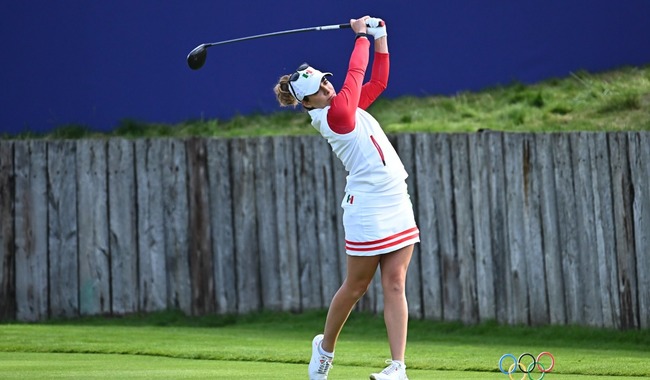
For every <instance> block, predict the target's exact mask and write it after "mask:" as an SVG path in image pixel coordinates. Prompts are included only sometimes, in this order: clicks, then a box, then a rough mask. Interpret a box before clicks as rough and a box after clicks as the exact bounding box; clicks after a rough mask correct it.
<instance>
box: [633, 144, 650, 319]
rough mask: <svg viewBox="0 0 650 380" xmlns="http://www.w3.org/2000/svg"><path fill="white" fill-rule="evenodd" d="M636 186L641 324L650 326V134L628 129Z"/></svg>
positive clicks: (637, 257) (635, 222) (635, 213)
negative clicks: (633, 131) (649, 274)
mask: <svg viewBox="0 0 650 380" xmlns="http://www.w3.org/2000/svg"><path fill="white" fill-rule="evenodd" d="M628 141H629V146H630V150H629V157H630V171H631V173H630V174H631V179H632V184H633V186H634V203H633V205H632V207H633V211H634V243H635V249H636V273H637V279H638V284H637V286H638V291H637V294H638V295H639V308H638V310H639V317H638V318H639V327H640V328H642V329H647V328H649V327H650V276H648V273H650V136H649V135H648V134H647V133H643V134H642V133H632V132H630V133H628Z"/></svg>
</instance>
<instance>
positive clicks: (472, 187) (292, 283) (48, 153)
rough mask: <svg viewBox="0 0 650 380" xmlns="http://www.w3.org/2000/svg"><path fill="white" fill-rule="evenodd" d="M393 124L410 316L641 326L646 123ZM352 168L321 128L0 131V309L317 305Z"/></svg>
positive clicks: (649, 286) (332, 271)
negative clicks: (416, 240)
mask: <svg viewBox="0 0 650 380" xmlns="http://www.w3.org/2000/svg"><path fill="white" fill-rule="evenodd" d="M391 139H392V141H393V143H394V144H395V146H396V148H397V150H398V151H399V153H400V155H401V157H402V159H403V162H404V164H405V166H406V168H407V170H408V172H409V173H410V174H411V175H410V177H409V178H408V180H407V181H408V184H409V189H410V192H411V195H412V199H413V204H414V207H415V212H416V217H417V220H418V224H419V227H420V231H421V239H422V242H421V244H419V245H418V246H417V248H416V253H415V255H414V258H413V261H412V264H411V266H410V268H409V276H408V282H407V293H408V298H409V311H410V314H411V316H412V317H414V318H427V319H434V320H446V321H463V322H466V323H476V322H479V321H486V320H496V321H498V322H501V323H508V324H515V323H517V324H520V323H523V324H531V325H543V324H560V325H562V324H581V325H589V326H605V327H614V328H648V327H649V326H650V276H649V275H648V273H650V194H649V193H650V134H648V133H609V134H604V133H593V134H592V133H575V134H505V133H496V132H485V133H481V134H404V135H398V136H393V137H391ZM344 183H345V172H344V170H343V168H342V166H341V165H340V163H339V161H338V160H337V159H336V157H334V156H333V154H332V153H331V150H330V148H329V146H328V145H327V143H326V142H325V141H324V140H323V139H322V138H320V137H319V136H302V137H273V138H271V137H266V138H255V139H187V140H181V139H141V140H124V139H109V140H100V139H98V140H92V139H88V140H79V141H47V140H33V141H0V319H4V320H21V321H38V320H44V319H47V318H52V317H71V316H78V315H104V314H126V313H133V312H148V311H155V310H162V309H168V308H178V309H181V310H183V311H184V312H186V313H188V314H193V315H202V314H207V313H246V312H251V311H257V310H261V309H268V310H287V311H289V310H291V311H301V310H306V309H313V308H324V307H326V306H327V305H328V303H329V300H330V299H331V297H332V295H333V294H334V292H335V291H336V290H337V288H338V286H339V284H340V283H341V281H342V279H343V277H344V273H345V253H344V250H343V239H344V235H343V230H342V226H341V208H340V207H339V205H340V201H341V198H342V196H343V187H344ZM358 308H359V309H362V310H369V311H372V312H379V311H381V310H382V308H383V303H382V292H381V287H380V284H379V282H378V281H377V278H376V279H375V281H373V284H372V285H371V287H370V289H369V291H368V293H367V294H366V295H365V296H364V298H363V299H362V301H361V302H360V303H359V305H358Z"/></svg>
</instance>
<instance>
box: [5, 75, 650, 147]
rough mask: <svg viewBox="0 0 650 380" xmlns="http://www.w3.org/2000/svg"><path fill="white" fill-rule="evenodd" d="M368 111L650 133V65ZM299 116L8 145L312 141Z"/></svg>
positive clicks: (427, 127)
mask: <svg viewBox="0 0 650 380" xmlns="http://www.w3.org/2000/svg"><path fill="white" fill-rule="evenodd" d="M370 112H371V113H372V114H373V115H374V116H375V117H376V118H377V120H379V122H380V123H381V124H382V126H383V127H384V129H385V130H386V131H387V132H388V133H402V132H403V133H408V132H474V131H478V130H481V129H490V130H498V131H510V132H563V131H643V130H646V131H647V130H650V65H649V66H644V67H625V68H620V69H617V70H611V71H607V72H602V73H588V72H575V73H570V74H569V75H568V76H567V77H565V78H554V79H549V80H546V81H543V82H541V83H536V84H531V85H524V84H522V83H512V84H509V85H506V86H499V87H494V88H489V89H485V90H483V91H479V92H463V93H459V94H456V95H455V96H426V97H400V98H396V99H387V98H380V99H379V100H378V101H376V102H375V104H373V106H372V107H371V109H370ZM315 133H316V132H315V130H314V129H313V128H311V127H310V126H309V117H308V115H307V114H305V113H304V112H302V111H300V110H299V109H298V110H279V111H278V112H275V113H272V114H264V115H262V114H254V115H247V116H236V117H233V118H231V119H229V120H218V119H212V120H191V121H187V122H184V123H180V124H176V125H169V124H153V123H146V122H139V121H133V120H125V121H123V122H122V123H121V124H120V125H119V126H117V127H116V128H115V129H114V130H113V131H112V132H111V133H108V134H103V133H96V132H93V131H92V130H91V129H90V128H88V127H86V126H78V125H71V126H62V127H60V128H58V129H56V130H55V131H53V132H52V133H50V134H47V135H36V134H33V133H23V134H21V135H18V136H8V135H4V136H3V137H4V138H9V137H11V138H86V137H105V136H121V137H128V138H137V137H161V136H170V137H187V136H211V137H242V136H269V135H301V134H315Z"/></svg>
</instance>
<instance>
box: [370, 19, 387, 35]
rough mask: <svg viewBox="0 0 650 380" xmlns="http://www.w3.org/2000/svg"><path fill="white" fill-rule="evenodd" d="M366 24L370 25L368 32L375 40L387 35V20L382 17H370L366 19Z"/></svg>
mask: <svg viewBox="0 0 650 380" xmlns="http://www.w3.org/2000/svg"><path fill="white" fill-rule="evenodd" d="M366 25H367V27H368V29H367V32H366V33H368V34H370V35H371V36H372V37H373V38H374V39H375V40H378V39H380V38H382V37H386V22H384V20H382V19H380V18H376V17H369V18H368V19H367V20H366Z"/></svg>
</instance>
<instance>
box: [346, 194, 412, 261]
mask: <svg viewBox="0 0 650 380" xmlns="http://www.w3.org/2000/svg"><path fill="white" fill-rule="evenodd" d="M341 207H343V227H344V228H345V250H346V252H347V254H348V255H351V256H376V255H382V254H385V253H389V252H393V251H396V250H398V249H400V248H403V247H406V246H408V245H411V244H415V243H418V242H419V241H420V231H419V230H418V227H417V224H416V223H415V217H414V215H413V205H412V204H411V197H410V196H409V194H408V192H407V191H404V192H403V193H398V194H391V195H383V194H368V193H356V194H355V193H346V194H345V197H344V198H343V202H342V203H341Z"/></svg>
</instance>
